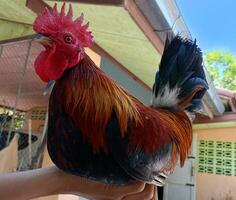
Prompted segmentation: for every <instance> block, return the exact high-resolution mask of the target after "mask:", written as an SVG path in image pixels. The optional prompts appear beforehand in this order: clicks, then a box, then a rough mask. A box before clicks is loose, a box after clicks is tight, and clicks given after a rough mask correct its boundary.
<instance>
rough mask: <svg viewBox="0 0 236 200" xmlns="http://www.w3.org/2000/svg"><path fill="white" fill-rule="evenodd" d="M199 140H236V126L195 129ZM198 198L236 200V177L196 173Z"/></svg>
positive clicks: (201, 199) (199, 199)
mask: <svg viewBox="0 0 236 200" xmlns="http://www.w3.org/2000/svg"><path fill="white" fill-rule="evenodd" d="M195 133H196V134H197V139H198V140H213V141H225V142H227V141H228V142H236V127H231V128H213V129H203V130H195ZM196 184H197V187H196V194H197V198H196V199H197V200H235V199H236V177H235V176H223V175H214V174H207V173H197V174H196Z"/></svg>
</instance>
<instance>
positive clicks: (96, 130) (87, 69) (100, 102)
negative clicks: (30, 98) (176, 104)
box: [64, 55, 142, 152]
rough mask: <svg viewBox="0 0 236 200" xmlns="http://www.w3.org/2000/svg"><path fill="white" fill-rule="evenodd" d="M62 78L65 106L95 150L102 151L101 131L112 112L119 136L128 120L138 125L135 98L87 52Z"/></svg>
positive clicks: (102, 132) (103, 129) (104, 147)
mask: <svg viewBox="0 0 236 200" xmlns="http://www.w3.org/2000/svg"><path fill="white" fill-rule="evenodd" d="M65 78H66V82H67V84H66V85H65V87H66V88H65V91H66V94H67V95H66V97H65V100H64V101H65V109H66V111H67V112H68V113H71V115H72V116H73V120H74V121H76V124H78V126H79V128H80V129H81V131H82V134H83V137H84V138H85V139H86V140H87V141H88V142H89V143H90V144H92V146H93V148H94V151H95V152H98V151H99V150H100V149H103V150H105V151H106V144H105V141H104V132H105V129H106V126H107V124H108V122H109V120H110V119H111V116H112V114H113V112H114V113H115V114H116V116H117V118H118V121H119V125H120V131H121V134H122V135H123V136H124V134H125V133H126V131H127V128H128V122H129V120H132V121H133V122H134V123H135V124H142V121H141V118H140V113H139V112H138V110H137V106H136V102H138V101H137V99H135V98H134V97H132V96H131V95H129V94H127V92H126V91H125V90H124V89H122V88H121V87H119V86H118V85H117V83H116V82H115V81H113V80H112V79H110V78H109V77H108V76H107V75H105V73H103V72H102V71H101V70H100V69H99V68H98V67H96V65H95V64H94V63H93V61H92V60H91V59H90V58H89V57H88V56H87V55H86V56H85V58H84V59H83V60H82V61H81V63H80V64H79V66H78V67H76V68H74V69H73V70H72V73H70V75H67V76H66V77H65ZM76 88H77V89H76ZM78 88H79V89H78ZM75 91H76V92H75Z"/></svg>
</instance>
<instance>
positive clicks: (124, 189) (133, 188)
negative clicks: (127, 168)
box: [117, 181, 145, 196]
mask: <svg viewBox="0 0 236 200" xmlns="http://www.w3.org/2000/svg"><path fill="white" fill-rule="evenodd" d="M144 188H145V183H144V182H139V181H137V182H134V183H130V184H127V185H124V186H119V187H118V188H117V190H118V192H117V193H121V194H124V196H126V195H130V194H136V193H140V192H142V191H143V190H144Z"/></svg>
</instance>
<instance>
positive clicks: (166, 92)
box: [151, 84, 180, 108]
mask: <svg viewBox="0 0 236 200" xmlns="http://www.w3.org/2000/svg"><path fill="white" fill-rule="evenodd" d="M179 92H180V88H178V87H177V86H176V87H174V88H170V86H169V84H166V86H165V87H164V88H163V89H162V91H160V92H158V95H157V96H156V97H155V95H154V94H153V97H152V101H151V104H152V106H153V107H171V108H175V107H177V106H178V103H179V99H178V95H179Z"/></svg>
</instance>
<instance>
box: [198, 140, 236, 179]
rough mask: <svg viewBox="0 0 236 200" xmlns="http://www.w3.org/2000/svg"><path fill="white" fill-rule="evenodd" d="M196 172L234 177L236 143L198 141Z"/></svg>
mask: <svg viewBox="0 0 236 200" xmlns="http://www.w3.org/2000/svg"><path fill="white" fill-rule="evenodd" d="M197 163H198V172H200V173H208V174H217V175H225V176H236V143H233V142H223V141H212V140H200V141H199V142H198V162H197Z"/></svg>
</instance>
